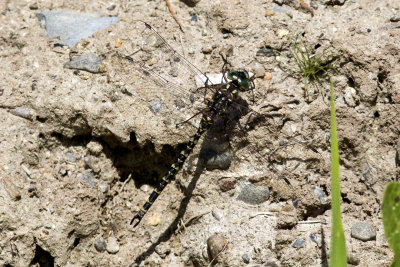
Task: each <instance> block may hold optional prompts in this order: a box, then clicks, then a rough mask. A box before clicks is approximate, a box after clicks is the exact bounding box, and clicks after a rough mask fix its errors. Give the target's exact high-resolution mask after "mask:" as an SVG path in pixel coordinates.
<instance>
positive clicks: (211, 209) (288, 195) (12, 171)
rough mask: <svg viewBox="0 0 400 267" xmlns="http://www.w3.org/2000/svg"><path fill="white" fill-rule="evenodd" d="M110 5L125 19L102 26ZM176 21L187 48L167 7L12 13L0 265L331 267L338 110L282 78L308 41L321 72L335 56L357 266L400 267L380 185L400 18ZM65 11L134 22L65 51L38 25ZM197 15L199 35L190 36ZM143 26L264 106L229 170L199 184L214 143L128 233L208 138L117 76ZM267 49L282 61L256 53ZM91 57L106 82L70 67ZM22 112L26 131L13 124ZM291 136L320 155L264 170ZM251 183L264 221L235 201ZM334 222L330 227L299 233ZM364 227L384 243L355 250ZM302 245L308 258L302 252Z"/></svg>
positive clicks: (326, 4) (355, 9) (298, 149)
mask: <svg viewBox="0 0 400 267" xmlns="http://www.w3.org/2000/svg"><path fill="white" fill-rule="evenodd" d="M279 2H281V3H282V2H283V4H281V5H279V4H277V3H279ZM340 2H345V3H344V4H340ZM113 3H114V4H115V5H116V7H115V8H114V9H113V10H109V9H107V7H109V6H111V5H112V4H113ZM307 3H309V2H308V1H307ZM172 5H173V7H174V10H175V12H176V13H177V16H178V18H179V19H180V21H181V23H182V24H183V29H184V31H185V32H184V33H182V32H181V31H180V30H179V27H178V25H177V24H176V22H175V21H174V20H173V18H172V17H171V15H170V13H169V12H168V9H167V7H166V5H165V3H164V2H163V1H147V0H138V1H133V2H129V3H128V2H127V1H113V2H107V1H106V2H104V1H101V2H95V1H93V2H90V1H83V2H82V1H79V2H77V1H57V0H56V1H48V0H43V1H40V2H38V3H36V4H35V3H34V2H33V1H4V2H2V4H1V11H2V14H1V15H0V20H1V22H0V25H1V26H0V36H1V39H0V63H1V68H0V77H1V79H0V121H1V124H0V127H1V128H0V129H1V131H0V151H1V153H0V265H1V266H29V265H34V266H48V265H46V264H49V265H50V266H51V265H52V264H54V265H56V266H136V265H139V266H207V264H208V263H209V262H210V261H211V259H210V257H209V255H208V252H207V240H208V239H209V238H210V237H211V236H213V235H214V234H218V235H220V236H223V238H225V240H226V241H227V242H228V243H227V245H226V246H224V251H223V252H222V253H220V254H219V256H218V258H217V259H216V260H217V261H216V262H215V261H214V263H215V264H216V266H244V265H246V264H247V263H246V262H248V261H249V262H250V263H248V265H249V266H321V265H322V266H326V264H327V261H328V259H327V257H328V255H329V244H330V225H331V224H330V220H331V210H330V204H329V199H330V198H329V192H330V182H329V180H330V177H329V162H330V158H329V141H328V139H329V137H327V134H329V107H328V105H327V102H326V100H325V101H324V100H323V97H322V96H321V95H320V94H316V95H315V96H313V97H311V99H307V97H306V96H305V90H304V84H303V81H302V79H301V78H299V77H298V76H293V75H287V72H289V73H290V69H289V70H288V69H285V67H284V66H282V64H281V63H282V62H284V61H285V58H286V56H288V55H290V54H289V53H288V48H289V45H290V36H294V35H296V34H302V36H303V38H304V40H305V43H306V45H307V46H308V47H309V48H311V49H312V51H313V52H315V53H317V54H318V53H322V52H323V51H325V50H326V49H330V48H335V49H337V51H339V52H338V55H339V58H338V60H337V61H336V68H337V72H336V73H334V75H333V76H334V80H335V92H336V105H337V121H338V134H339V139H340V140H339V141H340V145H339V146H340V147H339V149H340V157H341V169H340V171H341V179H342V184H341V185H342V199H343V202H342V211H343V223H344V230H345V232H346V241H347V249H348V254H349V263H351V264H355V265H357V264H358V265H359V266H388V265H389V263H390V262H391V259H392V257H393V254H392V252H391V251H390V249H389V248H388V244H387V242H386V240H385V237H384V232H383V225H382V218H381V200H382V196H383V191H384V187H385V185H386V184H387V183H388V182H389V181H393V180H397V179H398V175H399V169H398V163H399V162H400V159H399V158H398V155H399V153H400V151H398V150H399V149H400V145H399V144H400V143H399V141H398V140H399V132H400V123H399V104H400V93H399V92H400V91H399V87H400V75H399V73H400V65H399V56H400V45H399V44H400V24H399V23H400V22H398V21H396V19H391V18H392V16H393V15H400V11H399V8H400V6H399V3H398V1H395V0H392V1H390V0H388V1H372V0H362V1H361V0H360V1H350V0H349V1H327V0H319V1H314V2H313V3H311V6H313V7H314V8H313V9H314V13H315V14H314V16H311V14H310V12H309V11H307V10H306V9H304V8H302V7H301V5H300V4H298V2H297V1H272V0H266V1H261V0H254V1H231V0H228V1H205V0H203V1H200V2H198V3H197V4H196V5H195V6H194V7H190V6H188V5H186V4H184V3H183V2H178V1H172ZM59 9H71V10H76V11H81V12H87V13H102V14H104V15H112V16H118V17H119V18H120V19H121V20H120V21H119V22H118V23H117V24H114V25H112V26H110V27H108V28H107V29H105V30H101V31H99V32H97V33H96V34H94V35H93V36H92V37H90V38H88V39H86V40H83V41H82V42H81V43H80V44H78V45H77V46H76V47H75V48H74V49H70V48H67V47H58V46H54V44H55V43H56V41H54V40H51V39H49V38H48V37H46V32H45V29H43V28H41V27H40V25H39V21H38V19H37V18H36V13H37V12H40V11H46V10H59ZM194 14H196V15H197V17H198V20H197V21H191V17H192V15H194ZM138 19H139V20H144V21H146V22H148V23H149V24H151V25H152V26H153V27H154V28H156V29H157V30H158V32H159V33H160V34H162V35H163V36H164V37H165V39H166V40H167V41H168V42H169V43H171V45H172V46H174V47H175V48H176V49H177V50H178V51H179V52H180V53H183V54H185V55H186V57H187V59H188V60H189V61H191V62H192V63H194V64H195V65H196V66H198V67H199V68H200V69H202V70H203V71H207V72H210V73H218V72H219V71H220V70H221V67H222V63H223V62H222V60H221V58H220V57H219V53H220V52H223V53H225V54H229V60H230V61H231V63H232V65H234V66H235V67H243V68H246V69H249V70H250V71H252V72H253V73H255V75H256V79H255V83H256V89H255V90H254V92H253V93H254V94H253V93H244V94H242V95H241V97H242V98H243V99H244V101H246V103H247V104H248V106H249V107H250V108H251V109H252V110H253V111H255V112H251V111H250V112H248V113H247V114H243V116H241V118H240V120H239V124H240V125H241V126H239V125H237V124H236V125H235V127H232V129H229V132H228V134H229V149H230V150H229V151H231V153H232V155H233V157H232V161H231V163H230V165H229V167H228V168H225V169H223V170H222V169H218V168H217V169H213V168H206V167H204V164H203V163H202V161H201V160H198V159H199V153H200V150H201V149H205V148H207V146H210V143H212V142H211V141H212V139H213V136H212V135H207V136H206V137H205V138H202V140H201V142H200V143H199V145H198V146H197V147H196V149H195V151H194V152H193V154H192V155H191V156H190V158H189V160H188V161H187V163H186V164H185V165H184V168H183V170H182V171H181V172H179V174H178V175H177V178H176V181H175V182H173V183H172V184H171V185H169V186H168V187H167V188H166V189H165V190H164V192H163V193H162V195H161V196H160V197H159V199H158V200H157V202H156V203H155V204H154V206H153V207H152V208H151V210H150V211H149V213H148V214H147V215H146V217H145V218H144V219H143V221H142V223H141V224H140V225H139V226H138V227H137V228H132V227H131V226H130V225H129V222H130V220H131V219H132V216H133V215H134V214H135V212H137V211H138V208H139V205H142V204H143V202H144V201H145V199H146V198H147V197H148V195H149V194H150V192H151V189H152V187H154V186H156V185H157V184H158V182H159V181H160V178H161V177H162V176H163V175H164V173H165V172H166V171H167V170H168V166H169V164H171V163H172V162H173V161H174V160H175V158H176V157H177V155H178V153H179V151H180V149H182V148H183V147H184V145H185V144H186V143H187V142H188V140H189V136H190V135H192V134H193V133H194V132H195V128H194V127H192V126H190V125H188V124H184V125H182V126H181V127H179V128H176V127H175V124H176V123H178V122H180V121H183V120H185V119H188V118H189V117H190V116H192V115H194V114H195V112H196V111H195V110H194V109H193V108H183V109H179V110H178V109H176V108H175V107H174V106H173V105H170V104H169V103H173V102H174V100H175V98H176V96H175V95H174V94H172V93H171V92H168V90H166V89H158V90H155V91H154V90H153V91H152V90H150V89H149V90H147V89H146V88H145V86H143V84H145V83H143V81H141V80H140V77H135V76H133V75H132V76H129V75H127V73H126V70H122V68H120V66H119V65H118V64H116V63H115V62H114V61H115V60H114V55H115V52H117V51H119V52H122V53H126V54H129V53H133V52H134V47H131V46H128V45H127V44H128V43H129V40H131V39H135V38H138V35H135V34H136V33H137V29H136V28H135V22H134V20H138ZM285 31H288V33H289V35H285ZM282 33H283V34H282ZM282 35H283V36H282ZM120 41H122V45H121V46H120V47H116V46H118V45H116V44H117V43H119V42H120ZM261 48H264V50H265V49H274V50H277V51H280V52H281V53H282V54H281V55H280V56H273V55H268V54H262V53H257V52H258V51H259V50H260V49H261ZM88 53H93V54H96V55H98V56H100V57H102V58H103V63H104V66H105V72H103V73H97V74H92V73H88V72H84V71H80V72H75V73H74V71H73V70H71V69H66V68H64V67H63V66H64V64H65V63H66V62H68V61H69V60H70V58H71V57H73V56H76V55H82V54H88ZM280 62H281V63H280ZM283 65H285V64H283ZM325 89H328V86H327V84H325ZM126 90H128V91H129V92H130V94H127V93H126ZM310 91H311V92H312V91H315V92H316V93H318V91H317V90H315V89H313V88H310ZM155 98H158V99H161V100H162V109H161V111H160V112H158V113H154V112H152V111H151V109H150V108H149V102H148V101H151V100H152V99H155ZM16 108H25V109H29V112H30V114H28V115H27V116H25V117H26V118H22V117H21V116H16V115H14V114H15V109H16ZM13 110H14V111H13ZM197 122H198V117H197V118H195V119H194V120H193V124H196V123H197ZM240 127H242V128H240ZM290 136H296V139H297V140H311V139H313V140H314V141H313V142H312V143H310V145H312V146H313V147H314V148H316V149H317V150H318V151H319V154H318V153H315V152H313V151H312V150H311V149H310V148H309V147H307V146H305V145H301V144H298V145H293V146H289V147H284V148H282V149H280V150H278V151H277V152H276V153H275V154H274V156H273V157H272V158H270V159H268V157H267V156H266V155H268V153H270V152H271V151H274V150H275V149H277V148H279V147H280V146H281V145H282V144H284V143H285V142H291V141H293V139H290V138H289V137H290ZM210 140H211V141H210ZM214 146H215V145H214ZM276 170H279V171H280V172H281V173H282V175H284V176H285V177H286V178H287V179H289V180H290V181H291V183H292V187H291V188H290V187H288V186H286V185H285V183H284V182H283V181H282V179H280V175H279V174H278V173H277V171H276ZM249 183H252V184H254V185H255V186H256V187H268V188H269V189H270V195H271V196H270V198H269V200H268V201H267V202H263V203H262V204H259V205H249V204H245V203H244V202H243V201H241V200H239V199H238V195H239V193H240V192H241V191H242V190H243V188H244V187H245V186H246V185H247V184H249ZM316 192H318V194H317V193H316ZM324 194H326V197H325V196H324ZM294 197H297V199H298V206H297V208H296V209H295V208H294V207H293V205H292V201H291V199H292V198H294ZM266 212H268V214H269V215H268V216H266V215H265V213H266ZM196 216H197V217H196ZM192 218H194V219H195V220H190V219H192ZM218 219H219V220H218ZM321 220H325V221H326V222H327V224H321V223H313V224H304V223H302V221H321ZM182 222H184V223H185V227H182V224H181V223H182ZM357 222H366V223H369V224H370V225H372V226H373V228H374V229H375V230H376V237H375V238H374V240H370V241H361V240H358V239H356V238H353V237H351V236H350V233H351V227H352V226H353V225H354V224H355V223H357ZM313 235H315V237H316V243H315V242H313V241H312V240H314V239H312V238H310V236H313ZM217 239H218V238H217ZM220 239H221V238H220ZM295 239H301V240H304V241H305V243H304V246H303V247H301V248H295V247H293V246H292V242H293V241H294V240H295ZM102 240H104V242H102ZM94 244H96V247H95V245H94ZM105 248H106V250H105ZM244 254H247V255H244ZM274 264H275V265H274Z"/></svg>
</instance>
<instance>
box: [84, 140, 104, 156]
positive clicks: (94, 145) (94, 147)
mask: <svg viewBox="0 0 400 267" xmlns="http://www.w3.org/2000/svg"><path fill="white" fill-rule="evenodd" d="M86 147H87V148H88V149H89V151H90V153H92V154H93V155H99V154H100V153H101V151H103V146H102V145H101V143H99V142H96V141H90V142H89V143H88V144H87V145H86Z"/></svg>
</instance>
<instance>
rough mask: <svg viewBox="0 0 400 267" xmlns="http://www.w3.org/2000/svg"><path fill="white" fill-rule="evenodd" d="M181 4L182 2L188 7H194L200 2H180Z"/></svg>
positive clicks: (198, 0) (184, 0) (193, 0)
mask: <svg viewBox="0 0 400 267" xmlns="http://www.w3.org/2000/svg"><path fill="white" fill-rule="evenodd" d="M182 2H184V3H185V4H186V5H188V6H190V7H194V6H195V5H197V4H198V3H199V2H200V0H182Z"/></svg>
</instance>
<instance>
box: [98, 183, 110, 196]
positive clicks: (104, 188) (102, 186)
mask: <svg viewBox="0 0 400 267" xmlns="http://www.w3.org/2000/svg"><path fill="white" fill-rule="evenodd" d="M99 189H100V192H101V193H103V194H107V193H108V191H110V185H109V184H99Z"/></svg>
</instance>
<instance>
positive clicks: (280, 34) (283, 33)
mask: <svg viewBox="0 0 400 267" xmlns="http://www.w3.org/2000/svg"><path fill="white" fill-rule="evenodd" d="M275 34H276V36H278V37H279V38H283V37H285V36H286V35H288V34H289V31H288V30H286V29H278V30H277V31H276V33H275Z"/></svg>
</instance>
